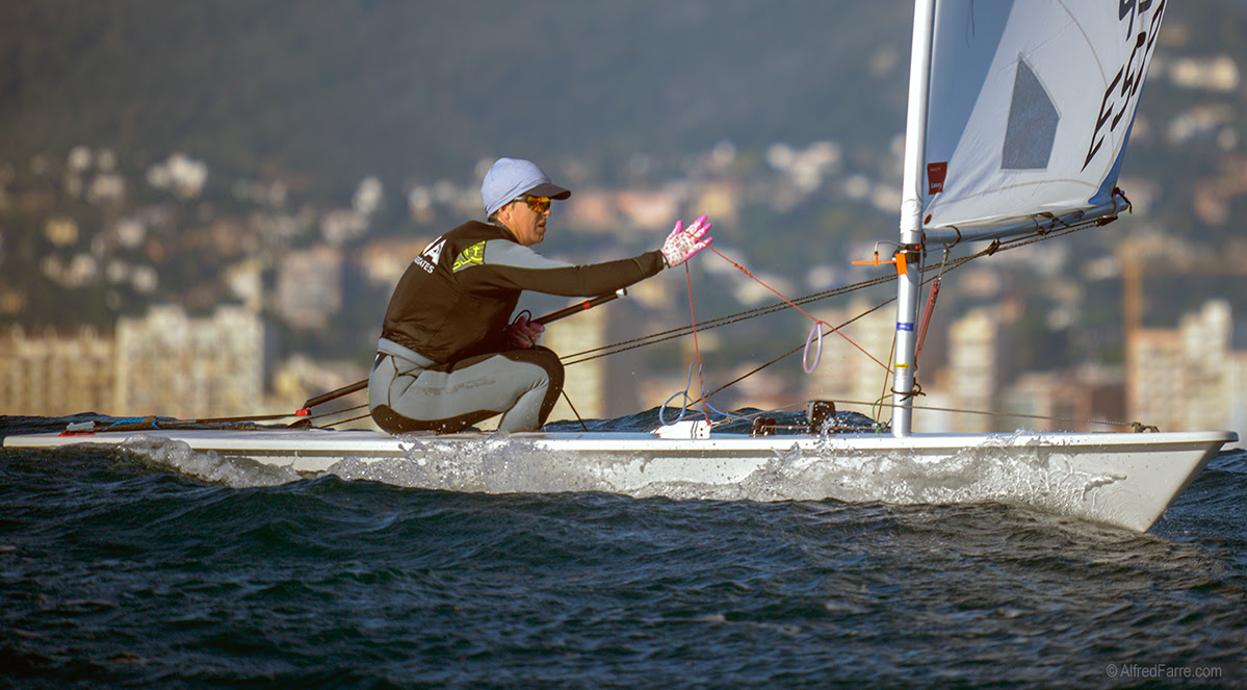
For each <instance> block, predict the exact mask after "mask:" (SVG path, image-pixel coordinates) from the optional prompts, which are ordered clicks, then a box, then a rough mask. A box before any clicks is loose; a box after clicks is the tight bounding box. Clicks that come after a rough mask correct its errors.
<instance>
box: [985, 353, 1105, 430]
mask: <svg viewBox="0 0 1247 690" xmlns="http://www.w3.org/2000/svg"><path fill="white" fill-rule="evenodd" d="M1123 401H1124V387H1123V385H1122V376H1121V371H1120V369H1111V368H1104V367H1096V366H1088V367H1082V368H1080V369H1077V370H1073V371H1058V372H1028V373H1025V374H1022V375H1021V376H1019V377H1018V378H1017V380H1015V381H1014V382H1013V383H1011V384H1010V385H1008V386H1007V387H1005V389H1004V390H1003V391H1002V392H1001V394H1000V403H1001V405H1000V408H1001V411H1004V412H1008V413H1014V414H1018V415H1031V417H1005V418H1004V419H1003V420H1001V421H1000V422H998V423H997V424H996V427H997V429H1008V428H1010V427H1013V428H1019V429H1021V428H1025V429H1034V430H1036V431H1121V429H1109V428H1106V427H1104V426H1103V425H1100V424H1094V423H1092V422H1093V421H1122V420H1123V418H1124V416H1125V411H1124V407H1123V404H1122V403H1123ZM1036 417H1041V418H1042V419H1037V418H1036Z"/></svg>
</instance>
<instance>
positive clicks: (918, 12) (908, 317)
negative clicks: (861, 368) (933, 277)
mask: <svg viewBox="0 0 1247 690" xmlns="http://www.w3.org/2000/svg"><path fill="white" fill-rule="evenodd" d="M934 26H935V0H915V2H914V37H913V46H912V48H911V49H910V61H909V114H908V116H907V117H906V121H905V163H904V166H905V169H904V182H903V185H902V188H901V194H902V200H901V222H900V231H901V239H900V244H901V246H900V247H898V248H897V252H898V253H902V254H904V255H905V256H904V258H905V261H904V262H901V261H897V275H896V361H895V362H894V363H893V370H892V371H893V378H892V435H893V436H896V437H898V438H899V437H904V436H909V435H910V432H911V430H912V427H913V398H911V397H910V393H911V392H912V391H913V388H914V344H915V338H916V335H917V334H916V333H915V330H914V321H915V319H916V315H917V313H918V288H919V286H920V285H921V282H922V253H921V251H919V249H920V245H921V243H922V201H923V199H924V198H925V195H924V194H923V190H922V182H923V180H924V179H926V175H925V174H924V173H925V171H924V169H923V168H924V165H925V159H926V125H927V98H928V95H929V90H930V89H929V86H930V74H931V34H932V31H933V28H934ZM898 258H900V257H898ZM901 266H904V267H905V271H904V272H901V270H900V267H901Z"/></svg>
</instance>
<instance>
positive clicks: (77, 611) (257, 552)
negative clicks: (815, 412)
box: [0, 418, 1247, 688]
mask: <svg viewBox="0 0 1247 690" xmlns="http://www.w3.org/2000/svg"><path fill="white" fill-rule="evenodd" d="M41 423H45V424H49V425H51V426H57V425H63V422H62V421H55V422H49V421H48V420H32V419H21V420H19V419H14V418H9V419H8V420H7V428H6V429H0V431H4V432H7V433H13V430H14V427H20V428H24V429H29V428H36V427H38V426H39V425H40V424H41ZM0 600H2V608H0V685H17V686H31V685H33V686H43V687H63V686H121V685H124V686H149V687H150V686H155V687H168V686H184V685H190V686H241V685H246V686H248V687H293V686H299V687H391V686H398V687H404V686H439V687H440V686H450V687H471V688H476V687H511V686H558V687H638V686H643V687H753V686H768V687H826V686H877V685H889V686H895V685H979V684H992V685H1006V686H1019V687H1024V686H1030V687H1081V686H1096V687H1099V686H1111V687H1115V686H1138V685H1149V686H1154V685H1210V684H1211V685H1221V686H1240V687H1241V686H1243V685H1245V684H1247V666H1245V665H1244V660H1245V656H1244V655H1245V652H1244V649H1245V648H1247V647H1245V645H1247V453H1244V452H1242V451H1232V452H1226V453H1222V454H1221V455H1220V456H1218V457H1217V458H1216V459H1215V460H1214V461H1213V462H1212V463H1211V465H1210V466H1209V467H1208V469H1207V470H1205V471H1204V473H1203V474H1202V475H1201V476H1200V477H1199V479H1198V480H1197V481H1196V482H1195V483H1194V484H1193V485H1192V486H1191V487H1190V488H1189V489H1188V490H1187V491H1186V493H1185V494H1184V495H1183V496H1182V497H1181V498H1180V499H1179V500H1178V502H1177V503H1176V504H1175V505H1174V506H1173V507H1172V508H1171V509H1170V511H1169V512H1168V514H1167V515H1166V516H1165V518H1164V519H1162V520H1161V522H1160V523H1159V524H1158V525H1157V526H1156V527H1154V528H1153V530H1152V531H1151V532H1150V533H1148V534H1145V535H1138V534H1133V533H1128V532H1122V531H1117V530H1113V529H1109V528H1103V527H1097V526H1094V525H1089V524H1085V523H1081V522H1078V521H1075V520H1071V519H1067V518H1058V517H1054V516H1050V515H1045V514H1041V513H1033V512H1028V511H1024V510H1019V509H1012V508H1005V507H1001V506H995V505H977V506H951V507H949V506H944V507H941V506H918V507H912V506H911V507H892V506H886V505H878V504H873V505H872V504H867V505H860V504H859V505H849V504H843V503H837V502H834V501H827V502H814V503H796V502H789V503H748V502H697V501H690V502H681V501H670V500H665V499H647V500H637V499H632V498H626V497H619V496H611V495H602V494H580V495H556V496H541V495H511V496H488V495H470V494H455V493H445V492H434V491H422V490H413V489H403V488H397V487H392V486H388V485H383V484H374V483H367V482H348V481H343V480H341V479H338V478H336V477H321V478H317V479H311V480H303V481H295V482H292V483H286V484H281V485H278V486H270V487H262V488H241V489H240V488H229V487H226V486H221V485H217V484H211V483H206V482H204V481H201V480H197V479H194V478H191V477H187V476H185V475H182V474H179V473H177V472H175V471H173V470H172V469H170V468H168V467H162V466H159V465H156V464H153V463H152V462H151V461H149V460H142V459H139V458H136V457H133V456H130V455H127V454H125V453H121V452H115V451H105V450H71V451H57V452H26V451H22V452H15V451H0ZM1184 676H1187V677H1189V678H1190V679H1189V680H1185V679H1184V678H1183V677H1184ZM1196 678H1198V680H1196Z"/></svg>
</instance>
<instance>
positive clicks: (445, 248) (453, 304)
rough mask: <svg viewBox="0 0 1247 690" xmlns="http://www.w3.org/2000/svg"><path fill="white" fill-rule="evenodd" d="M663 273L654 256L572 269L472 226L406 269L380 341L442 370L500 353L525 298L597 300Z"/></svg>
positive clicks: (507, 236) (485, 227) (506, 235)
mask: <svg viewBox="0 0 1247 690" xmlns="http://www.w3.org/2000/svg"><path fill="white" fill-rule="evenodd" d="M662 268H663V261H662V253H661V252H657V251H653V252H646V253H645V254H641V255H640V256H636V257H633V258H631V259H622V260H620V261H607V262H605V263H600V264H592V265H588V266H573V265H570V264H566V263H563V262H560V261H553V260H551V259H547V258H546V257H543V256H541V255H540V254H538V253H536V252H534V251H533V250H532V249H529V248H528V247H526V246H524V245H522V244H519V243H518V242H516V241H515V237H514V236H513V235H512V234H511V233H510V231H508V230H507V229H506V228H504V227H501V226H498V225H490V224H486V223H481V222H477V221H469V222H467V223H464V224H463V225H460V226H459V227H457V228H455V229H454V230H451V231H450V232H447V233H446V234H444V235H442V236H441V237H438V238H437V239H435V240H433V241H432V242H431V243H429V246H427V247H425V248H424V251H422V252H420V255H419V256H417V257H416V258H415V259H414V260H413V261H412V263H411V265H410V266H408V267H407V271H406V272H405V273H403V277H402V278H401V279H399V281H398V286H397V287H395V288H394V295H393V296H391V297H390V305H389V307H388V308H387V309H386V312H385V323H384V325H383V326H382V330H381V337H383V338H388V339H389V340H392V341H393V342H395V343H398V344H399V345H402V346H404V347H408V348H411V349H412V350H415V351H416V352H418V353H420V354H422V355H424V356H425V357H428V358H429V359H431V360H433V361H435V362H439V363H446V362H453V361H456V360H459V359H462V358H464V357H468V356H471V355H474V354H479V353H484V352H494V351H501V350H504V349H506V343H505V340H504V335H503V329H505V328H506V326H507V323H508V322H509V319H510V316H511V312H512V311H513V310H514V309H515V304H516V302H518V301H519V298H520V293H521V292H522V291H524V290H533V291H535V292H544V293H547V294H551V295H566V296H569V297H593V296H597V295H603V294H607V293H610V292H614V291H615V290H618V289H620V288H624V287H627V286H629V285H632V284H633V283H636V282H638V281H640V280H643V279H645V278H648V277H650V276H652V275H655V274H656V273H658V272H659V271H661V270H662Z"/></svg>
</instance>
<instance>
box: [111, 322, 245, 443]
mask: <svg viewBox="0 0 1247 690" xmlns="http://www.w3.org/2000/svg"><path fill="white" fill-rule="evenodd" d="M263 360H264V329H263V325H262V323H261V321H260V319H259V317H258V316H256V315H255V314H254V313H252V312H251V311H249V310H247V309H246V308H245V307H234V306H227V307H218V308H217V309H216V312H215V313H214V314H213V315H212V316H211V317H208V318H191V317H189V316H188V315H187V314H186V312H185V311H184V310H183V309H182V308H181V307H177V306H161V307H153V308H151V309H150V310H149V311H148V313H147V315H146V316H144V317H142V318H122V319H120V320H119V321H118V323H117V343H116V391H115V395H114V400H113V404H112V405H111V410H110V412H111V413H112V414H116V415H149V414H159V415H169V416H176V417H182V418H195V417H215V416H229V415H243V414H254V413H255V412H256V410H257V408H258V406H259V405H260V404H261V396H262V393H263V384H264V377H263V373H264V372H263Z"/></svg>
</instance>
